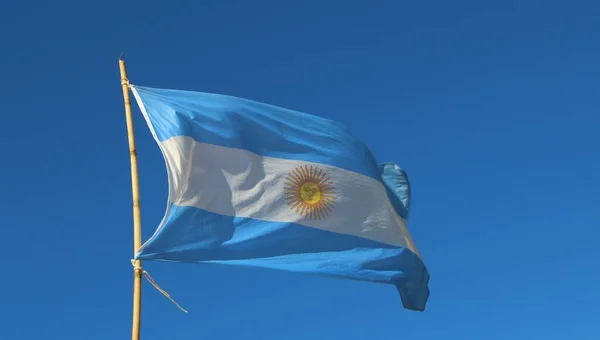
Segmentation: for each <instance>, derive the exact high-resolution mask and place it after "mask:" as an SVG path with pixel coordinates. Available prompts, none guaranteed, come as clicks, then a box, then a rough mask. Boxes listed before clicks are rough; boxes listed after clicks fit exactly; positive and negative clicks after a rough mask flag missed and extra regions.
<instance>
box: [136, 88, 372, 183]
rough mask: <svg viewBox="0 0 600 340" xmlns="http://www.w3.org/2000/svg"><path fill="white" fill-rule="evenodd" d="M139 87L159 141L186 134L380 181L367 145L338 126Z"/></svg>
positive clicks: (268, 108) (245, 103) (237, 102)
mask: <svg viewBox="0 0 600 340" xmlns="http://www.w3.org/2000/svg"><path fill="white" fill-rule="evenodd" d="M135 89H136V90H137V92H138V94H139V96H140V98H141V101H142V102H143V105H144V107H145V109H146V112H147V113H148V119H149V120H150V123H151V125H152V127H153V128H154V131H155V133H156V137H157V138H158V140H159V142H160V141H165V140H167V139H169V138H171V137H174V136H188V137H191V138H193V139H195V140H196V141H198V142H201V143H208V144H215V145H220V146H225V147H231V148H239V149H244V150H248V151H250V152H253V153H255V154H258V155H261V156H266V157H276V158H284V159H292V160H302V161H309V162H316V163H321V164H327V165H332V166H336V167H339V168H343V169H346V170H350V171H354V172H357V173H360V174H364V175H366V176H370V177H372V178H375V179H378V180H381V176H380V172H379V169H378V167H377V163H376V162H375V159H374V157H373V155H372V154H371V152H370V151H369V149H368V147H367V146H366V145H365V144H364V143H362V142H361V141H359V140H358V139H356V138H355V137H354V136H352V135H351V134H350V133H349V132H348V131H347V130H346V129H345V128H344V127H343V126H342V125H341V124H339V123H338V122H335V121H331V120H327V119H324V118H321V117H317V116H313V115H309V114H306V113H302V112H298V111H293V110H289V109H284V108H280V107H276V106H272V105H268V104H263V103H259V102H255V101H251V100H247V99H242V98H237V97H231V96H225V95H218V94H211V93H203V92H192V91H181V90H167V89H156V88H148V87H141V86H135Z"/></svg>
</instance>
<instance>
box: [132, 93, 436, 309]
mask: <svg viewBox="0 0 600 340" xmlns="http://www.w3.org/2000/svg"><path fill="white" fill-rule="evenodd" d="M130 88H131V90H132V92H133V94H134V96H135V99H136V101H137V103H138V105H139V107H140V109H141V111H142V113H143V115H144V117H145V119H146V122H147V124H148V126H149V128H150V130H151V132H152V135H153V136H154V138H155V140H156V142H157V143H158V145H159V147H160V150H161V151H162V154H163V157H164V159H165V162H166V166H167V173H168V183H169V198H168V205H167V210H166V212H165V216H164V218H163V220H162V222H161V223H160V225H159V226H158V228H157V229H156V231H155V233H154V235H153V236H152V237H151V238H150V239H148V240H147V241H146V242H145V243H144V244H143V246H142V247H141V248H140V249H139V251H138V252H137V254H136V256H135V258H136V259H140V260H165V261H179V262H193V263H220V264H231V265H240V266H254V267H263V268H271V269H277V270H285V271H292V272H301V273H307V274H314V275H323V276H330V277H337V278H342V279H351V280H361V281H370V282H377V283H383V284H390V285H393V286H395V287H396V288H397V289H398V291H399V293H400V296H401V298H402V303H403V306H404V307H405V308H407V309H411V310H419V311H421V310H424V309H425V305H426V302H427V299H428V297H429V288H428V281H429V274H428V272H427V269H426V267H425V265H424V263H423V261H422V259H421V255H420V254H419V251H418V250H417V247H416V246H415V244H414V242H413V240H412V239H411V236H410V234H409V232H408V230H407V227H406V218H407V216H408V211H409V203H410V186H409V182H408V178H407V176H406V174H405V172H404V171H403V170H402V169H401V168H400V167H398V166H397V165H396V164H393V163H384V164H380V165H379V164H377V163H376V162H375V160H374V158H373V156H372V154H371V152H370V151H369V149H368V148H367V147H366V146H365V145H364V144H363V143H362V142H360V141H359V140H357V139H356V138H355V137H353V136H352V135H351V134H350V133H349V132H348V131H347V130H346V129H345V128H344V127H343V126H341V125H340V124H339V123H337V122H334V121H330V120H327V119H324V118H320V117H316V116H313V115H309V114H305V113H301V112H297V111H292V110H288V109H283V108H280V107H276V106H272V105H267V104H263V103H258V102H254V101H250V100H246V99H241V98H236V97H231V96H225V95H218V94H210V93H202V92H191V91H180V90H167V89H156V88H148V87H141V86H134V85H130Z"/></svg>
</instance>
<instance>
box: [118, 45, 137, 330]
mask: <svg viewBox="0 0 600 340" xmlns="http://www.w3.org/2000/svg"><path fill="white" fill-rule="evenodd" d="M122 56H123V55H121V57H119V69H120V71H121V87H122V88H123V99H124V101H125V119H126V121H127V137H128V139H129V158H130V161H131V193H132V196H133V254H134V256H135V253H136V252H137V251H138V249H140V247H141V246H142V221H141V213H140V188H139V175H138V166H137V153H136V150H135V136H134V133H133V117H132V114H131V100H130V99H129V79H127V69H126V68H125V61H124V60H123V58H122ZM133 265H134V271H133V324H132V327H131V339H132V340H139V339H140V323H141V322H140V321H141V320H140V319H141V318H140V316H141V309H142V262H141V261H140V260H136V261H135V262H134V264H133Z"/></svg>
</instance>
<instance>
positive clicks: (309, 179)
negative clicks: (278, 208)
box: [285, 165, 335, 220]
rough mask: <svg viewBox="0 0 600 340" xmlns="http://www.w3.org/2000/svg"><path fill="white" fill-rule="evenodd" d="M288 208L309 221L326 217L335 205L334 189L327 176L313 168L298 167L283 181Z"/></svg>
mask: <svg viewBox="0 0 600 340" xmlns="http://www.w3.org/2000/svg"><path fill="white" fill-rule="evenodd" d="M285 199H286V200H287V204H288V205H289V206H290V208H291V209H292V210H294V211H296V212H297V213H300V214H301V215H303V216H304V217H306V218H309V219H311V220H320V219H322V218H325V217H327V215H329V214H330V213H331V211H332V210H333V206H334V204H335V188H334V187H333V182H332V181H331V179H330V178H329V176H328V175H327V174H326V173H325V172H324V171H323V170H321V169H318V168H316V167H313V166H307V165H305V166H299V167H297V168H295V169H294V170H292V172H291V173H290V174H289V175H288V176H287V178H286V181H285Z"/></svg>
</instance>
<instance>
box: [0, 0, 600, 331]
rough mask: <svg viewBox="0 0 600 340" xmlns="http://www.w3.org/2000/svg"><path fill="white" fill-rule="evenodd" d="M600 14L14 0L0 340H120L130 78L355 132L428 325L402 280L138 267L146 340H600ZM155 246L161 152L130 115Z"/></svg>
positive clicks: (4, 16) (4, 59)
mask: <svg viewBox="0 0 600 340" xmlns="http://www.w3.org/2000/svg"><path fill="white" fill-rule="evenodd" d="M599 17H600V3H598V2H597V1H594V0H589V1H578V0H574V1H568V2H567V1H553V0H546V1H539V0H533V1H510V0H502V1H475V0H473V1H392V0H390V1H375V0H373V1H368V2H367V1H325V0H321V1H314V0H304V1H295V2H291V1H263V0H256V1H225V0H220V1H199V0H195V1H172V2H167V1H156V0H149V1H135V2H134V1H118V2H116V1H95V2H89V1H39V0H38V1H32V2H25V1H22V2H18V1H9V2H6V3H4V4H3V5H1V8H0V43H1V45H0V46H1V47H0V48H1V53H0V67H1V68H2V73H1V76H0V90H1V91H0V103H1V104H2V107H1V110H0V115H1V116H2V123H1V124H0V135H1V136H2V143H1V145H2V146H1V147H0V151H1V152H0V155H1V156H2V161H1V163H0V164H1V167H0V175H1V176H2V181H0V192H1V193H2V195H1V196H0V212H1V216H2V220H1V229H0V230H1V232H2V234H1V235H2V236H1V238H0V240H1V244H2V246H1V247H0V339H7V340H8V339H10V340H13V339H14V340H17V339H26V340H29V339H61V340H68V339H86V340H88V339H89V340H95V339H101V340H107V339H129V337H130V331H131V307H132V298H131V296H132V267H131V264H130V262H129V259H130V258H131V256H132V252H133V249H132V245H133V244H132V243H133V241H132V239H133V235H132V227H131V224H132V215H131V186H130V168H129V153H128V149H127V135H126V128H125V117H124V111H123V99H122V94H121V87H120V82H119V72H118V64H117V59H118V56H119V54H120V53H121V52H125V59H126V61H127V63H128V64H127V65H128V70H129V76H130V80H131V82H132V83H133V84H139V85H143V86H152V87H164V88H177V89H187V90H197V91H207V92H218V93H224V94H230V95H234V96H240V97H245V98H249V99H253V100H257V101H262V102H267V103H270V104H275V105H279V106H283V107H287V108H292V109H296V110H300V111H304V112H308V113H313V114H317V115H320V116H324V117H326V118H330V119H334V120H338V121H341V122H342V123H344V124H345V125H346V126H347V127H348V128H349V129H350V130H352V131H353V132H354V134H355V135H357V136H358V137H359V138H361V139H363V140H364V141H365V142H366V143H368V145H369V146H370V148H371V150H372V151H373V153H374V154H375V156H376V157H377V159H378V161H395V162H397V163H398V164H399V165H401V166H402V167H403V168H404V169H406V171H407V172H408V175H409V177H410V180H411V183H412V189H413V201H412V211H411V216H410V218H409V228H410V230H411V232H412V234H413V237H414V239H415V242H416V243H417V245H418V247H419V249H420V251H421V253H422V254H423V257H424V259H425V262H426V264H427V266H428V269H429V271H430V274H431V282H430V289H431V296H430V300H429V304H428V307H427V310H426V311H425V312H422V313H420V312H411V311H408V310H404V309H403V308H402V306H401V303H400V299H399V297H398V294H397V292H396V290H395V288H393V287H392V286H384V285H376V284H369V283H361V282H351V281H342V280H336V279H328V278H321V277H312V276H304V275H297V274H289V273H282V272H274V271H268V270H259V269H244V268H235V267H225V266H203V265H191V264H178V263H151V262H147V263H145V268H146V269H147V270H148V271H149V272H150V273H151V274H152V275H153V277H154V278H155V279H156V280H157V281H158V283H159V284H160V285H161V286H162V287H163V288H165V289H166V290H167V291H168V292H169V293H171V295H172V296H173V297H174V298H175V299H176V300H177V301H178V302H180V303H181V304H182V305H183V306H184V307H185V308H187V309H188V310H189V311H190V313H189V314H187V315H186V314H183V313H182V312H180V311H179V310H178V309H177V308H176V307H174V306H173V305H172V304H171V303H170V302H169V301H168V300H167V299H166V298H164V297H163V296H162V295H160V293H158V292H157V291H156V290H155V289H153V288H152V287H151V286H150V285H149V284H147V283H146V282H144V292H143V317H142V339H143V340H158V339H202V340H204V339H210V340H213V339H260V340H262V339H264V340H269V339H273V340H281V339H327V340H330V339H331V340H332V339H415V340H429V339H436V340H437V339H477V340H480V339H489V340H495V339H528V340H530V339H548V340H553V339H599V338H600V290H599V289H598V288H599V287H600V282H599V281H600V280H599V279H600V274H599V266H598V261H599V260H600V250H599V248H598V239H599V237H600V231H599V227H600V198H599V194H598V193H599V190H600V179H599V178H600V177H599V175H598V174H599V173H600V156H599V147H600V112H599V111H600V101H599V100H598V98H599V93H600V87H599V84H600V81H599V79H600V44H598V36H599V34H600V20H599V19H598V18H599ZM134 115H135V123H136V135H137V138H138V139H137V142H138V153H139V167H140V176H141V182H140V185H141V196H142V218H143V220H142V223H143V235H144V239H147V238H148V237H149V236H150V235H151V234H152V233H153V231H154V229H155V228H156V226H157V225H158V223H159V222H160V220H161V218H162V216H163V213H164V210H165V205H166V196H167V190H166V189H167V182H166V171H165V167H164V163H163V159H162V156H161V154H160V151H159V149H158V147H157V146H156V144H155V142H154V141H153V140H152V138H151V135H150V133H149V131H148V128H147V126H146V125H145V123H144V121H143V119H142V117H141V114H140V112H139V109H138V108H137V107H134Z"/></svg>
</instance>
